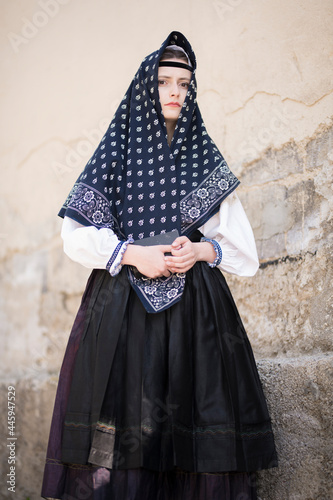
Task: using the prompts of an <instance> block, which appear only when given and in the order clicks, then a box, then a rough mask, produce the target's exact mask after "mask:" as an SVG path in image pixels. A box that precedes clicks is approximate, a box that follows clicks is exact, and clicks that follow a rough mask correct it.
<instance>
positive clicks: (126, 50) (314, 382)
mask: <svg viewBox="0 0 333 500" xmlns="http://www.w3.org/2000/svg"><path fill="white" fill-rule="evenodd" d="M42 4H43V5H46V4H48V5H51V4H52V5H53V6H54V10H53V11H52V15H50V14H47V9H45V8H44V9H43V7H42ZM169 6H170V8H175V9H177V14H178V19H179V20H181V24H178V25H175V20H174V19H169V18H168V16H165V15H164V14H165V5H164V6H163V7H162V6H158V4H157V3H156V2H154V1H153V0H143V2H132V3H131V16H129V15H128V12H129V6H128V2H103V1H102V0H96V2H90V3H89V2H86V3H85V8H84V9H82V8H81V6H80V5H79V3H78V2H70V1H68V2H65V1H61V2H60V0H59V1H58V0H52V2H48V0H40V1H38V2H36V1H35V0H17V1H16V2H7V4H6V7H4V9H3V10H4V15H3V16H2V17H1V20H0V29H1V31H2V34H3V36H2V38H1V41H0V50H1V64H2V74H3V75H4V77H3V81H2V93H1V96H0V100H1V108H2V113H1V115H0V120H2V123H1V125H2V127H1V130H2V134H1V144H0V159H1V184H0V191H1V193H0V194H1V196H0V210H1V213H2V214H5V216H4V217H3V218H2V220H1V232H0V242H1V245H0V288H1V301H0V325H1V333H0V335H1V337H0V339H1V346H2V349H1V354H2V356H1V368H2V371H1V373H2V375H1V379H0V385H1V392H0V402H1V408H2V409H4V410H1V430H2V429H4V430H5V432H4V436H5V438H6V436H7V430H6V429H7V427H6V422H7V409H8V407H7V388H8V386H9V385H13V386H15V387H16V405H17V408H16V419H17V421H16V431H17V434H16V436H17V446H16V464H15V465H16V493H15V494H13V493H11V492H9V491H8V490H7V488H6V485H5V484H3V483H2V484H1V492H0V496H1V498H4V499H6V500H7V499H12V498H20V499H22V500H27V498H29V499H30V500H35V499H38V498H39V492H40V486H41V477H42V473H43V463H44V457H45V453H46V445H47V439H48V431H49V426H50V420H51V413H52V408H53V401H54V395H55V390H56V386H57V380H58V373H59V369H60V365H61V362H62V357H63V354H64V350H65V347H66V342H67V338H68V335H69V331H70V328H71V326H72V323H73V320H74V317H75V314H76V311H77V308H78V306H79V303H80V300H81V296H82V292H83V289H84V286H85V283H86V280H87V277H88V275H89V273H90V270H88V269H85V268H82V267H80V266H78V265H77V264H75V263H73V262H70V260H69V259H68V258H67V257H66V256H65V255H64V254H63V251H62V248H61V240H60V237H59V233H60V227H61V223H60V220H59V219H58V218H57V217H56V214H57V212H58V210H59V207H60V205H61V203H62V202H63V201H64V199H65V197H66V196H67V193H68V191H69V189H70V188H71V186H72V184H73V182H74V181H75V179H76V178H77V176H78V175H79V173H80V171H81V170H82V168H83V166H84V165H85V163H86V161H87V160H88V158H89V156H90V155H91V153H92V152H93V150H94V148H95V146H96V145H97V144H98V142H99V140H100V138H101V137H102V135H103V133H104V131H105V129H106V127H107V125H108V123H109V121H110V119H111V117H112V115H113V112H114V110H115V109H116V107H117V104H118V103H119V101H120V99H121V98H122V96H123V93H124V91H125V89H126V88H127V86H128V83H129V81H130V80H131V78H132V77H133V75H134V73H135V71H136V70H137V67H138V63H139V61H141V59H142V58H143V57H144V56H145V55H147V54H148V53H149V52H151V50H152V48H154V47H158V46H159V44H160V43H161V41H162V39H163V38H164V36H166V35H167V33H169V32H170V31H172V30H174V29H179V30H180V31H183V32H184V34H185V35H186V36H188V38H189V39H190V40H191V42H192V44H193V47H194V49H195V51H196V54H197V59H198V73H197V78H198V83H199V86H198V100H199V104H200V108H201V111H202V114H203V116H204V119H205V122H206V125H207V128H208V131H209V133H210V134H211V136H212V137H213V138H214V140H215V142H216V143H217V145H218V146H219V147H220V148H221V150H222V152H223V154H224V156H225V158H226V160H227V161H228V163H229V164H230V166H231V168H232V170H233V171H234V172H235V174H236V175H238V176H239V177H240V179H241V186H240V188H239V189H238V192H239V196H240V198H241V200H242V202H243V205H244V208H245V210H246V213H247V214H248V217H249V219H250V222H251V224H252V227H253V229H254V233H255V238H256V242H257V248H258V253H259V257H260V269H259V271H258V273H257V274H256V275H255V276H254V277H252V278H238V277H235V276H231V275H228V276H226V278H227V281H228V283H229V285H230V288H231V290H232V293H233V295H234V298H235V300H236V303H237V305H238V307H239V310H240V313H241V316H242V318H243V321H244V324H245V327H246V330H247V332H248V335H249V337H250V340H251V343H252V345H253V349H254V353H255V356H256V359H257V361H258V366H259V372H260V375H261V379H262V382H263V386H264V390H265V393H266V396H267V400H268V404H269V408H270V411H271V415H272V419H273V424H274V430H275V436H276V443H277V447H278V453H279V460H280V466H279V468H278V469H275V470H272V471H263V472H261V473H259V496H260V499H261V500H328V499H330V498H332V497H333V490H332V450H331V449H330V445H331V442H332V420H331V417H330V415H331V412H332V408H331V404H332V373H333V369H332V351H333V349H332V347H333V346H332V344H333V341H332V317H333V314H332V285H331V283H332V279H333V276H332V249H333V242H332V234H333V233H332V213H333V210H332V208H333V207H332V204H333V196H332V176H333V125H332V116H333V93H332V62H333V60H332V52H331V44H330V43H329V41H330V39H331V36H332V23H333V4H332V2H331V0H322V1H321V2H320V8H318V2H315V1H314V0H309V1H307V2H305V1H304V0H295V1H293V2H290V1H289V0H281V1H279V2H275V1H273V0H253V1H251V2H250V1H248V0H241V1H234V0H232V1H231V0H225V1H219V0H210V1H207V0H195V1H193V0H184V1H183V2H181V3H179V2H178V1H176V0H170V2H169ZM57 7H59V8H57ZM147 11H149V12H151V13H152V15H151V17H150V16H146V12H147ZM40 12H44V17H43V19H44V20H45V19H46V22H45V24H44V25H43V26H36V23H37V24H38V20H39V22H40V20H41V19H42V17H41V14H40ZM49 12H51V11H50V10H49ZM100 12H103V15H102V16H101V15H100ZM38 16H39V17H38ZM45 16H46V18H45ZM29 23H30V25H29V26H30V32H29V28H28V27H27V26H28V24H29ZM34 23H35V24H34ZM59 33H61V37H60V38H59ZM145 33H149V36H144V35H143V34H145ZM83 34H84V36H83ZM15 35H16V38H15ZM118 39H121V41H122V43H121V44H118V43H115V40H118ZM133 40H137V44H135V48H134V47H133ZM78 41H79V43H78ZM134 49H135V50H134ZM217 54H218V58H217V56H216V55H217ZM109 61H112V64H109ZM115 69H116V70H115ZM27 96H28V98H27ZM0 453H1V456H0V469H1V477H6V474H7V473H8V471H9V470H8V467H9V464H8V461H7V457H8V449H7V448H6V439H4V440H3V441H2V442H1V443H0ZM13 495H15V496H13Z"/></svg>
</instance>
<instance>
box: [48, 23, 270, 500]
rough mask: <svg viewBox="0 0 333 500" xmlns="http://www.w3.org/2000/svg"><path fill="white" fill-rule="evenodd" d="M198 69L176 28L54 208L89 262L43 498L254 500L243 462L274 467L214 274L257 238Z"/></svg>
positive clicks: (245, 265) (246, 359)
mask: <svg viewBox="0 0 333 500" xmlns="http://www.w3.org/2000/svg"><path fill="white" fill-rule="evenodd" d="M195 71H196V60H195V56H194V53H193V50H192V48H191V46H190V44H189V42H188V41H187V40H186V38H185V37H184V36H183V35H182V34H181V33H179V32H172V33H171V34H170V35H169V36H168V38H167V39H166V40H165V42H164V43H163V44H162V46H161V48H160V49H159V50H157V51H156V52H153V53H152V54H151V55H149V56H147V58H145V59H144V61H143V63H142V64H141V66H140V68H139V70H138V72H137V74H136V75H135V77H134V79H133V81H132V83H131V85H130V87H129V89H128V91H127V93H126V95H125V96H124V98H123V100H122V102H121V104H120V106H119V108H118V110H117V112H116V114H115V116H114V118H113V120H112V122H111V124H110V126H109V128H108V130H107V132H106V134H105V136H104V137H103V138H102V141H101V143H100V145H99V146H98V148H97V149H96V151H95V153H94V155H93V156H92V158H91V159H90V160H89V162H88V164H87V166H86V168H85V170H84V171H83V172H82V174H81V175H80V177H79V178H78V180H77V182H76V183H75V185H74V187H73V189H72V191H71V193H70V195H69V196H68V198H67V200H66V202H65V204H64V206H63V207H62V209H61V210H60V213H59V215H60V216H61V217H64V222H63V229H62V237H63V240H64V249H65V252H66V253H67V254H68V255H69V256H70V257H71V258H72V259H73V260H75V261H77V262H79V263H81V264H82V265H84V266H86V267H90V268H93V269H94V270H93V271H92V274H91V276H90V278H89V281H88V284H87V287H86V290H85V293H84V295H83V299H82V303H81V306H80V309H79V312H78V315H77V317H76V320H75V322H74V326H73V329H72V332H71V335H70V338H69V343H68V346H67V350H66V354H65V358H64V361H63V365H62V369H61V373H60V379H59V386H58V391H57V397H56V402H55V408H54V414H53V420H52V425H51V432H50V440H49V446H48V452H47V459H46V466H45V472H44V483H43V488H42V496H44V497H45V498H52V499H67V500H69V499H81V498H82V499H83V498H84V499H89V500H97V499H98V500H102V499H103V500H104V499H105V500H106V499H108V500H113V499H117V500H122V499H124V500H125V499H126V500H150V499H151V500H176V499H177V500H178V499H179V500H180V499H181V500H190V499H191V500H193V499H197V500H217V499H219V500H226V499H228V500H231V499H238V500H240V499H243V500H245V499H255V498H256V488H255V478H254V475H253V472H254V471H256V470H259V469H263V468H269V467H274V466H276V464H277V459H276V452H275V446H274V439H273V434H272V429H271V424H270V418H269V415H268V411H267V407H266V402H265V398H264V395H263V391H262V388H261V384H260V380H259V376H258V373H257V369H256V365H255V361H254V358H253V354H252V350H251V347H250V344H249V341H248V339H247V336H246V333H245V330H244V327H243V325H242V322H241V319H240V317H239V314H238V312H237V309H236V306H235V303H234V301H233V299H232V296H231V294H230V291H229V289H228V287H227V284H226V282H225V279H224V277H223V275H222V273H221V271H225V272H229V273H234V274H238V275H240V276H252V275H253V274H255V272H256V271H257V268H258V258H257V253H256V248H255V242H254V239H253V234H252V230H251V227H250V225H249V222H248V220H247V218H246V215H245V213H244V211H243V208H242V206H241V203H240V201H239V199H238V197H237V195H236V193H235V189H236V187H237V186H238V184H239V181H238V180H237V178H236V177H235V176H234V175H233V174H232V172H231V171H230V169H229V167H228V166H227V164H226V162H225V160H224V158H223V156H222V155H221V153H220V152H219V150H218V149H217V147H216V145H215V144H214V142H213V141H212V139H211V138H210V137H209V135H208V134H207V131H206V128H205V126H204V123H203V121H202V118H201V115H200V111H199V108H198V106H197V103H196V81H195ZM175 230H177V231H178V233H176V234H175V233H174V231H175Z"/></svg>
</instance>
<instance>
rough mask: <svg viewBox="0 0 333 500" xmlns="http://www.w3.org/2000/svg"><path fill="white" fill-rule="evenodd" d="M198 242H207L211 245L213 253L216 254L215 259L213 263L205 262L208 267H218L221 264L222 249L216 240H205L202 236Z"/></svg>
mask: <svg viewBox="0 0 333 500" xmlns="http://www.w3.org/2000/svg"><path fill="white" fill-rule="evenodd" d="M200 241H207V242H208V243H211V244H212V245H213V247H214V250H215V253H216V258H215V260H214V262H212V263H211V262H207V264H208V265H209V267H216V266H219V265H220V264H221V262H222V248H221V247H220V245H219V243H218V242H217V241H216V240H210V239H209V238H205V237H204V236H203V237H202V238H201V240H200Z"/></svg>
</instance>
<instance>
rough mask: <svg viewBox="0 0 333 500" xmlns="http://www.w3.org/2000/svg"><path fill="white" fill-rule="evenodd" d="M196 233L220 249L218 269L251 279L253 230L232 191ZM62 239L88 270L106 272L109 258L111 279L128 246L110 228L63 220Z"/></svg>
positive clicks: (254, 269)
mask: <svg viewBox="0 0 333 500" xmlns="http://www.w3.org/2000/svg"><path fill="white" fill-rule="evenodd" d="M199 231H200V232H201V233H202V234H203V235H204V236H205V237H206V238H209V239H214V240H216V241H217V242H218V243H219V245H220V247H221V250H222V261H221V263H220V264H219V266H218V267H219V269H221V270H222V271H226V272H228V273H231V274H237V275H238V276H253V275H254V274H255V273H256V272H257V270H258V267H259V262H258V255H257V250H256V245H255V241H254V236H253V232H252V228H251V226H250V223H249V221H248V218H247V216H246V214H245V212H244V209H243V206H242V204H241V202H240V200H239V198H238V196H237V194H236V193H235V192H234V193H232V194H231V195H230V196H228V197H227V198H226V199H225V200H224V201H223V202H222V203H221V205H220V210H219V212H217V213H216V214H215V215H214V216H213V217H211V218H210V219H209V220H208V221H207V222H206V224H204V225H203V226H201V227H200V228H199ZM61 237H62V239H63V241H64V251H65V253H66V254H67V255H68V257H70V258H71V259H72V260H74V261H75V262H78V263H80V264H82V265H83V266H85V267H88V268H90V269H106V268H107V266H108V263H109V262H110V259H111V261H112V265H111V267H110V269H109V272H110V273H111V274H112V275H113V276H114V275H116V274H117V273H118V272H119V271H120V269H121V267H122V265H121V259H122V256H123V254H124V252H125V250H126V248H127V244H128V243H127V242H125V243H123V245H122V247H121V248H119V243H120V240H119V239H118V237H117V236H116V235H115V233H114V232H113V231H112V230H111V229H107V228H102V229H97V228H96V227H94V226H82V225H81V224H79V223H78V222H76V221H74V220H73V219H70V218H69V217H65V218H64V221H63V225H62V230H61ZM112 256H113V257H112ZM108 268H109V266H108Z"/></svg>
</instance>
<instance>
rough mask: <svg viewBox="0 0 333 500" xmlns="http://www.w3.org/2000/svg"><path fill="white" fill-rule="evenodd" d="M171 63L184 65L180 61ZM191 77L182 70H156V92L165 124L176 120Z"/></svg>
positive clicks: (189, 72)
mask: <svg viewBox="0 0 333 500" xmlns="http://www.w3.org/2000/svg"><path fill="white" fill-rule="evenodd" d="M172 61H173V62H181V63H184V61H182V60H181V59H172ZM191 77H192V73H191V71H189V70H187V69H184V68H174V67H172V66H161V67H160V68H159V69H158V91H159V96H160V103H161V106H162V111H163V115H164V119H165V123H168V122H170V123H171V122H176V121H177V120H178V116H179V113H180V111H181V109H182V105H183V103H184V101H185V97H186V94H187V90H188V87H189V84H190V81H191Z"/></svg>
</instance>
